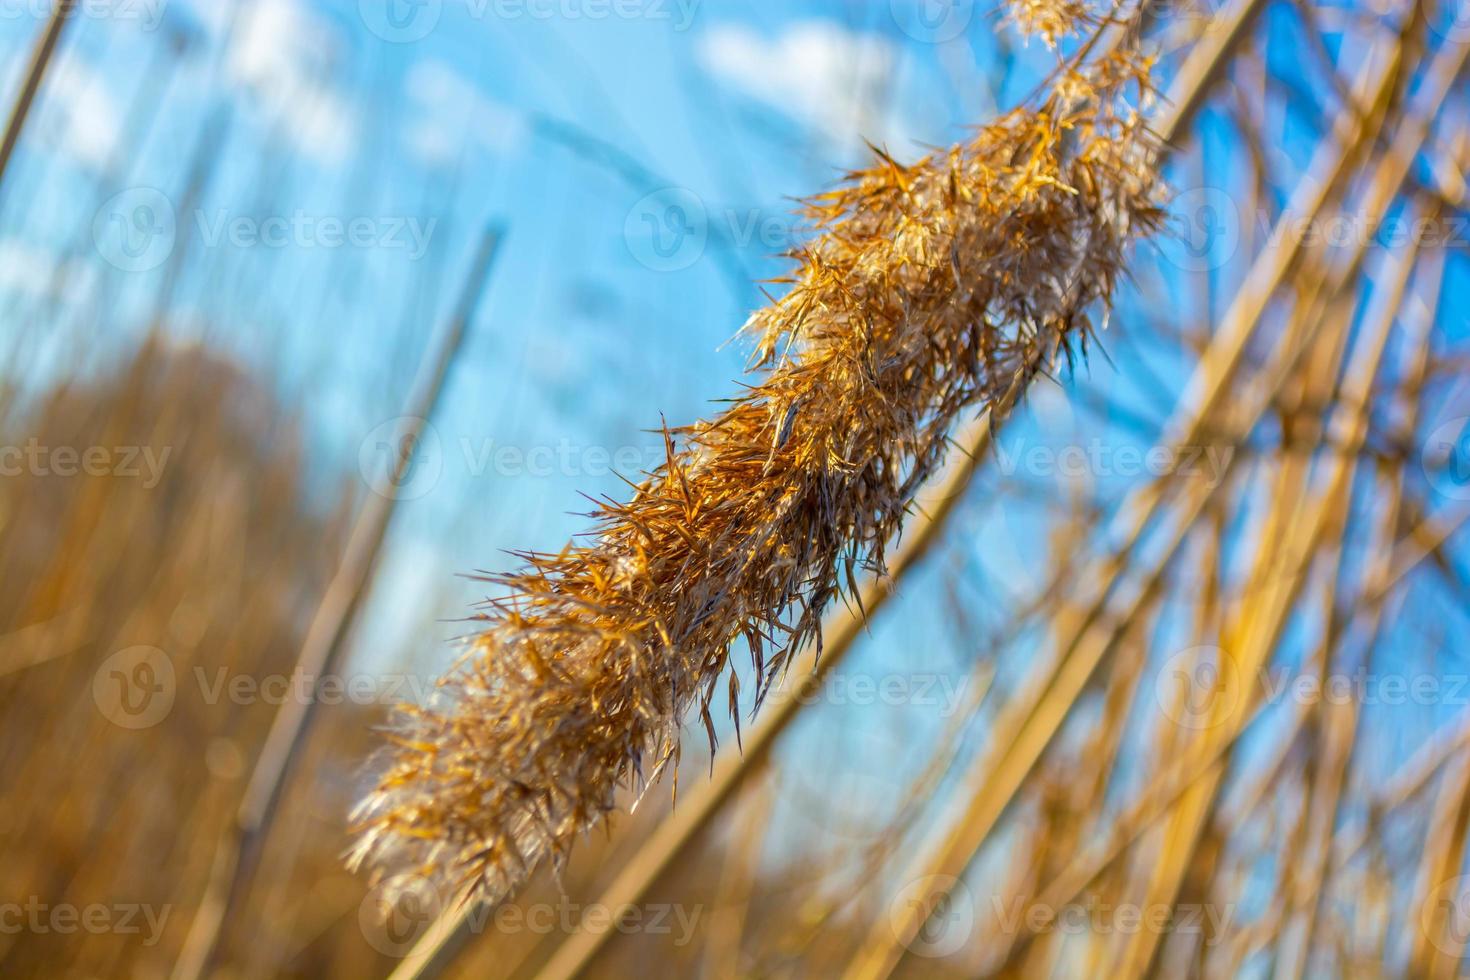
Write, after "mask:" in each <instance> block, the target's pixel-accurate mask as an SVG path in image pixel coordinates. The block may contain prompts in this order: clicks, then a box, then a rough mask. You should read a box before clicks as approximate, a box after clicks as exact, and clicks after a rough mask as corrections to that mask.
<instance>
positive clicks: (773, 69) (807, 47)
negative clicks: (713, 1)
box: [699, 20, 901, 146]
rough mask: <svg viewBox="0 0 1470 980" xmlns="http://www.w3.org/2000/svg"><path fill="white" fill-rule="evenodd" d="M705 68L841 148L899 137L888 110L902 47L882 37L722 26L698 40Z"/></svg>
mask: <svg viewBox="0 0 1470 980" xmlns="http://www.w3.org/2000/svg"><path fill="white" fill-rule="evenodd" d="M699 58H700V62H701V64H703V66H704V68H705V70H706V71H708V72H710V74H712V75H714V76H716V77H717V78H720V79H721V80H723V81H725V82H727V83H728V84H730V85H733V86H734V87H736V88H738V89H740V90H741V91H743V92H744V93H745V94H747V95H749V96H751V97H752V98H755V99H757V100H759V101H761V102H763V103H765V104H766V105H768V106H770V107H771V108H773V109H776V110H777V111H779V112H782V113H784V114H785V115H787V116H789V117H791V118H792V119H794V120H796V121H798V122H801V123H804V124H805V125H807V126H809V127H811V128H812V129H814V130H816V131H817V132H818V133H820V134H822V135H823V136H825V137H826V138H828V139H830V140H832V141H833V142H835V143H838V144H841V145H843V146H847V145H851V144H854V143H855V142H856V141H857V140H859V139H863V138H866V139H869V140H872V141H874V142H878V143H882V142H885V141H888V142H891V141H893V140H895V139H898V138H901V137H900V134H899V133H898V132H897V130H896V129H895V128H894V127H893V126H892V124H891V120H889V119H887V118H886V117H885V114H884V112H883V108H882V107H883V102H884V100H883V96H884V94H885V90H886V89H887V88H888V87H889V86H890V85H891V84H892V79H893V75H894V69H895V65H896V62H897V52H896V51H895V49H894V47H893V45H892V44H891V43H890V42H889V41H888V40H887V39H886V38H884V37H880V36H878V35H876V34H856V33H853V32H852V31H849V30H847V29H846V28H844V27H842V26H841V25H840V24H836V23H833V22H831V21H821V20H815V21H803V22H800V23H796V24H792V25H790V26H789V27H787V28H786V29H785V30H784V31H783V32H782V33H781V34H780V35H779V36H777V37H776V38H774V39H772V38H765V37H762V36H761V35H759V34H757V33H756V32H754V31H752V30H750V29H749V28H747V27H743V26H740V25H737V24H721V25H718V26H716V27H714V28H712V29H711V30H710V31H709V32H707V33H706V34H705V35H704V36H703V37H702V38H701V39H700V43H699Z"/></svg>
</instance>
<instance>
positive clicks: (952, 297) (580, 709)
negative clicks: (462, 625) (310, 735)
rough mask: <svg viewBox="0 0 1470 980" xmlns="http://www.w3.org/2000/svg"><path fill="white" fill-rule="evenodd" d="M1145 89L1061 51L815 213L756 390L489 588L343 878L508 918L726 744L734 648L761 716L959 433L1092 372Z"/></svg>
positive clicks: (880, 559)
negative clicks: (376, 874) (384, 879)
mask: <svg viewBox="0 0 1470 980" xmlns="http://www.w3.org/2000/svg"><path fill="white" fill-rule="evenodd" d="M1031 6H1032V7H1033V8H1034V7H1036V6H1037V5H1035V4H1033V5H1031ZM1058 9H1064V8H1058ZM1030 22H1037V23H1041V24H1044V25H1045V27H1046V30H1047V32H1048V33H1049V34H1053V35H1054V34H1055V33H1057V32H1058V30H1059V21H1058V18H1057V17H1046V16H1041V17H1039V18H1038V16H1037V15H1035V14H1032V15H1029V20H1027V21H1023V23H1030ZM1084 50H1085V46H1084ZM1151 96H1152V91H1151V88H1150V81H1149V75H1148V64H1147V62H1146V61H1145V60H1143V59H1141V58H1140V57H1139V56H1138V55H1137V54H1136V52H1132V51H1130V50H1127V49H1123V50H1119V51H1117V52H1115V53H1113V54H1110V55H1108V56H1106V57H1102V58H1098V59H1095V60H1092V61H1090V62H1084V60H1083V58H1082V57H1080V56H1074V57H1072V58H1069V59H1065V60H1064V59H1061V58H1059V63H1058V68H1057V71H1056V73H1055V74H1054V76H1053V77H1052V79H1051V80H1050V82H1049V83H1048V87H1047V88H1046V89H1045V90H1044V91H1043V94H1042V96H1041V97H1039V98H1038V99H1037V100H1036V101H1035V102H1033V103H1032V104H1029V105H1027V106H1023V107H1021V108H1019V109H1017V110H1014V111H1012V112H1010V113H1009V114H1007V115H1005V116H1003V117H1001V118H1000V119H998V120H997V121H995V122H994V123H992V124H990V125H988V126H985V127H983V128H981V129H980V130H979V131H978V133H977V135H976V136H975V137H974V139H973V140H971V141H970V142H968V143H966V144H963V145H959V146H956V147H954V148H952V149H950V150H948V151H947V152H942V153H936V154H934V155H932V156H930V157H927V158H925V159H923V160H920V161H919V162H917V163H915V164H913V165H910V166H905V165H902V164H900V163H898V162H897V161H896V160H894V159H893V158H891V157H890V156H889V155H888V154H887V153H885V152H883V151H881V150H875V154H876V159H875V161H874V163H873V164H872V165H871V166H870V167H869V168H867V169H864V170H861V171H858V172H855V173H852V174H850V175H849V176H848V177H847V178H846V179H845V180H844V181H843V182H842V183H841V185H840V186H838V187H837V188H836V189H834V190H831V191H829V192H827V193H824V194H821V195H819V196H817V197H814V198H812V199H811V200H809V201H808V202H806V204H805V206H804V213H805V215H806V217H807V218H808V219H809V220H810V222H811V224H812V232H813V234H812V238H811V241H810V243H809V244H808V245H806V246H805V247H804V248H802V249H800V250H798V251H797V252H795V253H794V254H793V258H794V260H795V263H796V267H795V269H794V271H793V273H792V274H791V275H790V277H789V278H787V279H783V280H781V282H782V283H784V284H786V285H787V286H788V287H789V288H788V289H787V291H786V292H785V293H784V295H782V296H781V298H780V299H778V300H775V301H773V302H772V303H771V304H770V305H769V306H767V307H765V308H763V309H761V310H760V311H758V312H757V313H755V314H754V315H753V316H752V317H751V318H750V320H749V322H748V323H747V324H746V327H745V331H746V333H747V335H748V336H749V337H750V338H751V339H752V342H753V345H754V356H753V358H752V363H751V375H752V377H751V381H750V387H748V388H747V389H746V390H745V392H744V394H742V395H741V396H740V397H739V398H737V399H735V400H734V401H733V403H731V404H730V405H729V407H728V408H727V409H726V410H724V411H722V412H721V413H719V414H718V415H715V416H714V417H712V418H710V419H707V420H703V421H698V422H695V423H694V424H693V425H690V426H687V427H683V428H677V429H672V430H671V429H669V428H667V427H665V429H664V439H665V444H666V451H667V454H666V459H665V461H664V462H663V463H662V465H660V466H659V467H658V468H657V470H656V471H655V472H653V473H652V474H650V475H649V476H648V478H647V479H646V480H645V481H644V482H643V483H642V484H641V485H639V486H638V487H636V489H635V490H634V492H633V493H632V496H631V499H630V500H628V501H627V502H626V503H616V502H612V501H606V502H602V503H600V504H599V510H598V512H597V513H596V514H595V515H593V516H594V517H595V519H596V526H595V531H594V533H593V534H592V535H590V536H589V538H588V539H587V540H586V542H585V543H581V542H577V543H572V544H569V545H567V547H566V548H565V549H563V550H562V551H561V552H560V553H559V554H541V553H526V554H523V555H520V556H518V557H519V558H520V559H521V560H523V561H524V566H523V568H521V570H519V571H516V572H513V573H510V574H506V575H503V576H496V577H495V578H494V579H493V581H494V582H495V583H496V584H497V586H498V587H501V588H503V590H504V594H503V595H500V596H499V597H497V598H494V599H492V600H490V601H489V602H488V604H487V610H488V611H487V612H485V613H484V615H483V632H481V633H480V634H479V636H478V637H477V638H476V639H475V640H474V641H473V643H472V645H471V647H470V649H469V650H468V652H467V653H466V655H465V656H464V657H463V658H462V659H461V660H460V661H459V662H458V664H457V665H456V666H455V668H454V669H453V670H452V671H451V672H450V673H449V674H448V675H447V676H445V677H444V678H442V679H441V681H440V682H439V685H438V688H437V695H436V697H435V698H434V699H433V700H432V702H431V703H429V704H427V705H420V706H411V707H406V708H404V709H402V711H401V716H400V718H399V721H398V725H397V728H396V730H395V731H394V733H393V735H392V747H391V749H390V758H389V762H388V765H387V767H386V770H385V771H384V772H383V774H382V776H381V779H380V782H379V783H378V785H377V787H376V789H375V790H374V791H373V792H372V793H371V794H370V795H369V796H368V798H367V799H365V800H364V801H363V802H362V804H361V805H360V807H359V809H358V811H357V813H356V819H357V825H358V831H359V836H358V838H357V840H356V843H355V846H354V848H353V850H352V852H351V855H350V861H351V863H352V864H353V866H354V867H355V866H358V865H360V864H369V865H372V866H374V867H375V868H378V869H379V871H380V872H381V871H382V870H383V869H389V870H393V871H399V872H415V873H419V874H424V875H428V876H431V877H432V878H433V879H434V880H436V881H438V882H440V883H441V884H442V885H443V886H444V887H446V888H447V889H453V890H461V889H463V890H465V893H466V894H468V895H470V896H471V897H474V898H480V899H486V900H491V901H493V900H497V899H499V898H501V897H502V896H504V895H505V894H507V893H508V892H510V891H511V890H513V889H514V888H515V887H517V886H518V885H519V884H520V883H522V882H523V881H524V880H525V879H526V877H527V876H528V875H529V874H530V873H531V871H532V870H533V869H534V868H535V867H536V865H537V864H538V863H539V862H540V861H541V860H543V859H545V858H547V857H548V856H549V857H550V858H552V859H553V861H555V862H556V863H557V864H558V865H559V864H560V862H561V860H562V859H564V858H565V856H566V854H567V853H568V851H569V849H570V848H571V846H572V845H573V843H574V841H575V839H576V838H577V837H578V835H579V834H581V833H582V832H584V831H586V830H588V829H590V828H591V827H593V826H594V825H595V824H596V823H598V822H599V821H601V820H602V819H604V818H605V817H606V816H607V815H608V814H610V813H611V812H612V811H614V809H615V808H616V807H617V805H618V797H619V792H620V790H624V789H628V790H631V791H633V792H634V793H641V792H642V791H643V790H644V789H645V788H646V786H647V785H648V784H649V783H651V782H652V781H653V780H655V779H656V778H657V777H658V775H659V773H660V772H662V770H663V769H664V768H665V767H667V766H669V765H674V766H677V764H678V760H679V756H680V730H681V727H682V725H683V724H684V723H685V722H686V721H691V720H693V719H694V718H695V717H698V718H699V719H700V720H701V721H702V722H703V725H704V727H705V729H706V730H707V732H708V735H709V738H710V741H711V749H713V742H714V737H715V730H714V723H713V720H712V716H711V712H712V711H713V710H715V699H716V697H722V698H725V697H727V698H728V707H729V710H730V711H731V712H732V713H736V712H737V709H738V705H739V696H740V695H739V685H738V680H737V677H736V673H735V671H734V670H729V669H727V668H728V666H729V660H730V656H731V650H732V646H734V645H737V644H741V643H743V644H744V645H745V646H746V647H747V648H748V651H749V654H750V656H751V658H752V660H753V663H754V675H753V676H754V677H756V678H757V679H758V683H757V686H758V690H757V691H755V692H754V694H755V698H754V702H755V705H756V706H759V704H760V702H761V700H762V699H763V698H764V697H765V695H766V693H767V692H768V691H769V689H770V686H771V684H772V683H773V682H774V681H775V680H776V679H777V678H778V677H779V676H780V674H781V672H782V670H783V668H784V667H785V666H786V665H787V663H788V662H789V660H790V658H791V656H792V655H793V654H794V653H795V652H796V651H798V650H799V649H800V648H801V647H802V646H803V645H804V644H807V643H812V642H815V643H820V641H821V640H820V637H821V632H820V624H821V616H822V613H823V610H824V609H825V608H826V607H827V606H828V604H829V603H830V602H831V601H832V600H833V599H834V598H836V597H838V596H840V595H842V594H844V593H845V594H847V595H850V596H851V595H855V593H856V591H857V588H856V574H855V568H865V569H868V570H870V571H873V572H877V573H880V574H881V573H882V570H883V568H884V550H885V546H886V545H887V544H888V542H890V541H891V540H892V539H893V538H894V536H895V535H896V534H897V533H898V532H899V530H900V528H901V527H902V524H903V520H904V517H905V515H906V513H907V512H908V511H909V509H910V507H911V506H912V504H913V501H914V496H915V493H916V491H917V490H918V489H919V487H920V485H921V484H922V483H923V482H924V481H925V480H926V478H928V477H929V476H931V475H932V474H933V473H934V472H935V471H936V470H937V469H938V468H939V467H940V466H941V464H942V462H943V458H944V455H945V449H946V440H947V435H948V433H949V432H950V431H951V429H952V427H953V425H954V423H955V422H956V421H957V419H958V417H960V416H961V414H962V413H971V412H973V413H978V412H981V411H985V410H988V411H989V412H990V413H991V415H990V417H991V421H992V424H994V423H995V422H996V421H998V419H999V418H1000V417H1002V416H1003V415H1004V414H1005V413H1006V412H1007V411H1008V410H1009V409H1010V408H1011V406H1012V405H1014V404H1015V402H1016V401H1017V400H1018V399H1019V398H1020V397H1021V396H1022V395H1023V394H1024V392H1025V390H1026V388H1027V386H1028V384H1029V383H1030V382H1031V380H1032V379H1033V377H1034V376H1035V375H1037V374H1038V373H1041V372H1043V371H1046V370H1049V369H1050V368H1051V367H1053V366H1054V365H1056V364H1057V363H1058V362H1059V361H1062V360H1066V361H1068V362H1070V361H1071V359H1072V358H1073V357H1074V356H1075V355H1078V354H1084V353H1085V351H1086V345H1087V341H1088V338H1089V336H1090V334H1091V332H1092V330H1093V328H1094V323H1093V320H1092V319H1091V317H1092V316H1093V315H1094V314H1096V313H1097V312H1099V311H1106V309H1107V306H1108V303H1109V300H1110V297H1111V296H1112V293H1113V288H1114V284H1115V282H1116V281H1117V279H1118V276H1119V274H1120V273H1121V271H1122V267H1123V262H1124V257H1125V253H1126V251H1127V249H1128V247H1129V246H1130V244H1131V243H1132V242H1133V241H1135V240H1136V239H1137V238H1138V237H1139V236H1141V235H1145V234H1148V233H1151V232H1152V231H1154V230H1155V229H1156V228H1157V227H1158V226H1159V224H1160V222H1161V220H1162V216H1163V212H1162V209H1161V206H1160V202H1161V198H1162V194H1163V188H1162V186H1161V184H1160V182H1159V180H1158V179H1157V177H1156V175H1155V173H1154V172H1153V168H1152V167H1151V165H1150V158H1151V156H1152V153H1153V148H1154V143H1153V139H1152V136H1151V134H1150V132H1149V130H1148V129H1147V126H1146V125H1145V122H1144V116H1143V114H1142V111H1143V110H1144V109H1145V108H1146V107H1147V103H1148V101H1149V100H1150V98H1151ZM738 723H739V719H738V715H737V717H736V724H737V732H738Z"/></svg>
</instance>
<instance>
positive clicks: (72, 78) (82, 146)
mask: <svg viewBox="0 0 1470 980" xmlns="http://www.w3.org/2000/svg"><path fill="white" fill-rule="evenodd" d="M42 99H43V100H44V102H43V106H44V109H43V111H42V112H41V113H40V114H38V115H37V118H36V122H37V131H38V135H39V137H40V138H41V139H42V140H43V141H45V143H46V144H47V145H49V146H51V147H52V148H53V149H56V150H58V151H60V152H62V153H65V154H66V155H68V156H70V157H72V158H73V159H74V160H76V161H77V162H78V163H80V164H82V165H83V166H85V167H88V168H90V169H92V170H95V171H100V170H102V169H103V168H104V167H105V166H106V165H107V161H108V158H109V157H110V156H111V154H112V149H113V147H114V146H115V145H116V143H117V139H118V122H117V121H118V118H119V110H118V107H117V103H116V102H115V101H114V100H113V98H112V96H111V95H110V94H109V92H108V86H107V85H106V83H105V82H104V81H103V79H102V77H101V76H100V75H98V74H97V72H96V71H95V70H93V69H92V68H91V66H89V65H87V64H86V63H85V62H83V61H80V60H78V59H77V58H75V57H69V58H64V59H61V60H58V61H57V63H56V65H55V67H54V68H53V69H52V71H51V72H50V74H48V75H47V77H46V87H45V89H44V91H43V95H42Z"/></svg>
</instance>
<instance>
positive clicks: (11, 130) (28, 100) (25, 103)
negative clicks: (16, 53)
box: [0, 0, 77, 208]
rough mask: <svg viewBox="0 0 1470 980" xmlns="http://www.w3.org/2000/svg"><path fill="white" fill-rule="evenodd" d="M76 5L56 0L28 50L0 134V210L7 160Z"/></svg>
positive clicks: (66, 0) (68, 0) (63, 0)
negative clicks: (18, 89) (2, 130)
mask: <svg viewBox="0 0 1470 980" xmlns="http://www.w3.org/2000/svg"><path fill="white" fill-rule="evenodd" d="M76 4H77V0H56V3H55V4H54V5H53V6H52V7H51V14H50V16H49V17H48V18H47V19H46V26H45V27H44V28H42V30H41V36H40V37H39V38H38V39H37V40H36V45H35V47H34V48H32V49H31V57H30V61H28V62H27V63H26V67H25V71H24V73H23V74H22V75H21V83H20V91H19V92H17V93H16V95H15V101H14V102H13V103H12V104H11V106H10V115H9V116H8V117H7V118H6V120H5V130H4V133H3V134H0V208H3V206H4V200H5V197H4V190H5V174H6V172H7V171H8V170H9V169H10V157H11V155H12V154H14V152H15V147H16V144H17V143H19V142H20V134H21V130H23V129H25V124H26V120H27V119H28V118H30V114H31V106H32V104H33V103H34V102H35V101H36V93H37V92H39V91H40V90H41V84H42V82H44V81H45V78H46V71H47V69H48V68H50V67H51V58H52V55H54V54H55V53H56V46H57V45H58V44H60V43H61V36H62V33H63V32H64V31H65V30H66V26H67V25H68V24H69V23H71V15H72V11H73V10H74V9H75V8H76Z"/></svg>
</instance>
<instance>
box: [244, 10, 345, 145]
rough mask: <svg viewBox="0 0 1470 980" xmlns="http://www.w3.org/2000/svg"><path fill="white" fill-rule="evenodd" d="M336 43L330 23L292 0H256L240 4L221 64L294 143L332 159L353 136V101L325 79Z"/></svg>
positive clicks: (336, 50) (338, 41) (338, 43)
mask: <svg viewBox="0 0 1470 980" xmlns="http://www.w3.org/2000/svg"><path fill="white" fill-rule="evenodd" d="M342 47H343V45H342V43H341V38H339V37H338V36H337V34H336V32H335V31H334V30H333V29H332V28H331V27H330V25H328V24H327V23H326V22H325V21H324V20H322V19H321V18H319V17H317V16H315V15H314V14H311V13H308V12H307V11H306V10H304V9H303V8H302V7H301V5H300V4H298V3H296V2H294V0H256V2H253V3H249V4H246V5H244V6H243V7H242V8H241V10H240V14H239V21H238V22H237V23H236V24H235V32H234V37H233V40H232V43H231V46H230V51H229V54H228V56H227V58H226V62H225V71H226V74H227V77H228V78H229V80H230V82H231V83H233V84H235V85H238V86H240V87H242V88H244V89H247V90H248V91H250V92H251V93H253V94H254V95H255V97H256V98H257V99H258V100H259V101H260V103H261V106H262V108H264V110H265V111H266V112H267V113H268V114H269V115H270V116H271V117H273V118H274V119H275V120H277V121H279V123H280V124H281V129H282V131H283V133H284V135H285V136H286V138H287V139H289V140H290V141H291V142H292V143H293V144H294V145H295V146H296V148H297V149H298V150H300V151H301V152H303V153H305V154H307V155H309V156H312V157H314V158H316V159H317V160H319V161H321V162H323V163H329V164H331V163H339V162H341V161H342V160H344V159H346V158H347V156H349V155H350V154H351V152H352V150H353V148H354V145H355V144H356V142H357V114H356V111H355V110H354V107H353V104H352V103H350V102H349V101H348V100H347V99H346V98H345V97H344V96H343V95H342V94H341V93H340V92H339V91H338V89H337V88H336V86H335V85H334V84H333V83H332V82H331V75H332V68H333V64H334V62H335V60H336V55H337V54H338V53H339V52H340V51H341V50H342Z"/></svg>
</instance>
